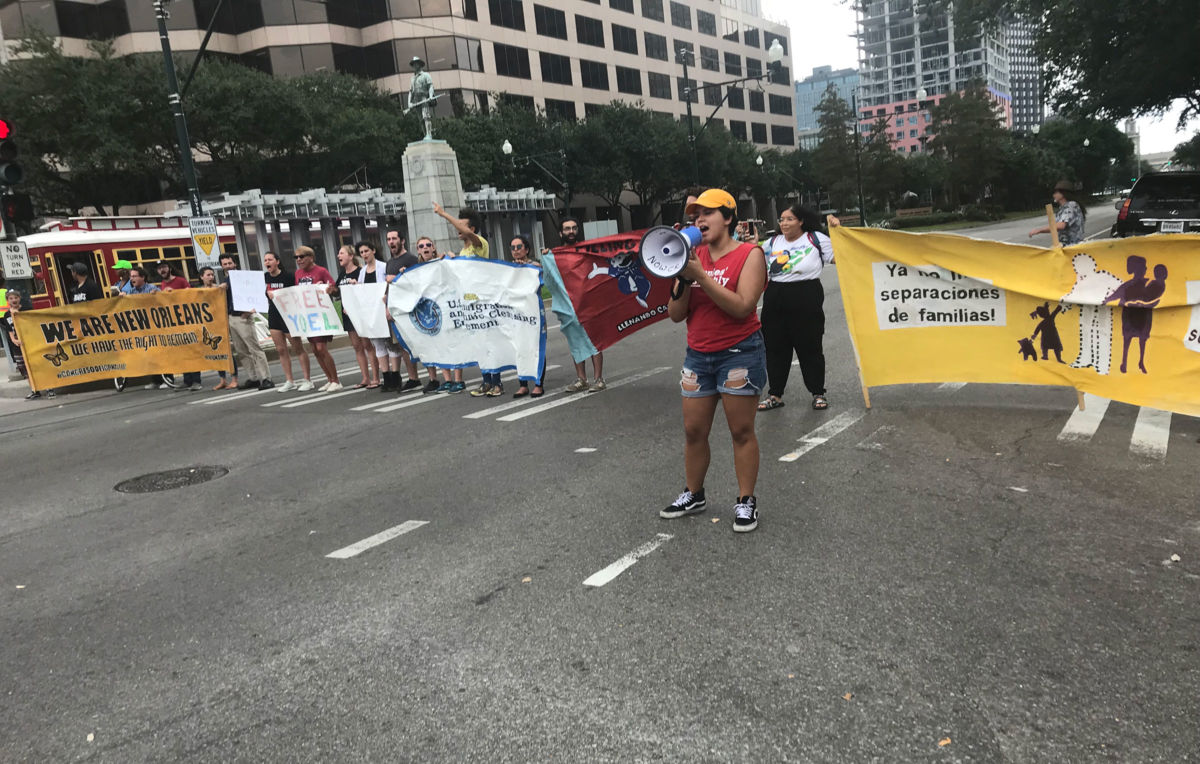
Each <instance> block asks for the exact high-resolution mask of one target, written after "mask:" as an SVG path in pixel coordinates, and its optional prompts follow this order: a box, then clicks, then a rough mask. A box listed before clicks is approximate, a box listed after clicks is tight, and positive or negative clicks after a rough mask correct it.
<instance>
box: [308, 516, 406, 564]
mask: <svg viewBox="0 0 1200 764" xmlns="http://www.w3.org/2000/svg"><path fill="white" fill-rule="evenodd" d="M428 524H429V521H428V520H408V521H406V522H403V523H400V524H399V525H397V526H395V527H393V528H388V529H387V530H386V531H384V532H383V533H376V534H375V535H374V536H368V537H367V538H365V539H363V540H362V541H359V542H357V543H354V544H351V545H350V546H346V547H342V548H341V549H339V550H337V551H336V552H330V553H329V554H327V555H325V556H326V557H332V558H333V559H335V560H346V559H349V558H351V557H353V556H355V555H357V554H362V553H363V552H365V551H367V550H368V549H370V548H371V547H373V546H379V545H380V544H382V543H384V542H385V541H391V540H392V539H394V538H396V537H397V536H402V535H404V534H405V533H408V532H409V531H415V530H416V529H417V528H420V527H421V526H422V525H428Z"/></svg>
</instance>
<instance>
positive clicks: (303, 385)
mask: <svg viewBox="0 0 1200 764" xmlns="http://www.w3.org/2000/svg"><path fill="white" fill-rule="evenodd" d="M296 389H297V390H299V391H300V392H302V393H307V392H308V391H309V390H311V389H313V383H312V380H311V379H302V380H300V381H299V382H297V383H296Z"/></svg>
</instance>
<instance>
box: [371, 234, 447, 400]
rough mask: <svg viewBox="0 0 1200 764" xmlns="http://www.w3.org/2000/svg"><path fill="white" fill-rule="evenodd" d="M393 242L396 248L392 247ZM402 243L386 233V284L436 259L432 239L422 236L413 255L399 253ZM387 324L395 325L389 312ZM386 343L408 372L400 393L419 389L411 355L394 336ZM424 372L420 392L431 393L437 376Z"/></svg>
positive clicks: (430, 372)
mask: <svg viewBox="0 0 1200 764" xmlns="http://www.w3.org/2000/svg"><path fill="white" fill-rule="evenodd" d="M393 235H394V236H393ZM393 242H394V243H395V245H396V246H393ZM403 242H404V240H403V239H401V238H400V232H399V231H394V230H393V231H388V233H387V243H388V249H390V250H391V251H392V259H391V260H388V261H387V266H385V268H384V272H385V273H386V274H387V283H389V284H391V283H392V282H393V281H395V280H396V278H397V277H398V276H399V275H400V274H401V273H404V270H405V269H406V268H411V267H412V266H414V265H416V264H418V263H427V262H429V261H430V260H436V259H437V245H436V244H434V243H433V239H431V238H429V237H428V236H422V237H421V238H419V239H417V254H415V255H414V254H413V253H411V252H408V251H399V250H401V249H402V245H403ZM383 304H384V305H387V292H384V293H383ZM388 323H389V324H394V323H395V322H394V321H393V320H392V314H391V313H390V312H389V313H388ZM388 343H389V344H390V345H395V346H396V347H398V348H400V357H401V358H403V359H404V366H405V368H406V369H407V370H408V381H407V382H405V383H404V384H403V385H402V386H401V387H400V392H402V393H403V392H407V391H409V390H412V389H413V388H414V387H420V386H421V373H420V370H418V369H417V363H416V361H414V360H413V358H412V354H411V353H409V352H408V350H407V349H406V348H405V347H404V346H403V345H401V344H400V343H399V342H397V341H396V338H395V336H392V337H389V338H388ZM425 370H426V371H427V372H429V382H428V383H426V385H425V387H424V388H423V389H422V391H421V392H423V393H432V392H434V391H435V390H437V389H438V381H437V375H435V374H434V372H433V369H431V368H429V367H428V366H426V367H425Z"/></svg>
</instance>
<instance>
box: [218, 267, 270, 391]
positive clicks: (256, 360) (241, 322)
mask: <svg viewBox="0 0 1200 764" xmlns="http://www.w3.org/2000/svg"><path fill="white" fill-rule="evenodd" d="M220 261H221V270H223V271H225V274H226V277H225V283H223V284H222V285H221V286H222V288H224V289H225V300H226V310H227V311H228V312H229V346H230V348H232V350H233V357H234V364H233V379H232V382H231V384H230V385H229V386H230V387H236V388H238V389H241V390H270V389H271V388H272V387H274V386H275V383H274V382H273V381H272V380H271V366H270V364H268V363H267V354H266V353H264V352H263V349H262V346H260V345H259V344H258V332H257V331H256V330H255V328H254V316H255V311H253V310H234V308H233V289H232V287H230V285H229V276H228V274H229V273H231V272H233V271H236V270H237V269H238V259H237V257H235V256H234V255H231V254H223V255H221V259H220ZM239 365H240V366H241V367H242V368H243V369H246V370H247V373H248V378H247V379H246V381H245V382H243V383H242V384H241V385H238V383H237V369H238V366H239ZM216 389H220V386H218V387H217V388H216Z"/></svg>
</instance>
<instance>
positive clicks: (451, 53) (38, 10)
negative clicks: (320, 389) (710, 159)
mask: <svg viewBox="0 0 1200 764" xmlns="http://www.w3.org/2000/svg"><path fill="white" fill-rule="evenodd" d="M217 5H218V0H177V1H176V2H171V3H169V4H168V8H169V10H170V14H171V18H170V21H169V28H170V29H171V30H172V33H171V44H172V46H173V48H174V49H175V51H176V52H177V53H183V54H186V52H188V51H195V50H198V49H199V47H200V44H201V41H202V39H203V37H204V33H205V28H206V25H207V24H208V22H209V20H210V19H211V18H212V16H213V11H214V9H215V8H216V7H217ZM156 23H157V22H156V18H155V11H154V3H153V0H87V1H86V2H85V1H83V0H55V1H54V2H48V1H47V0H0V29H2V30H3V39H5V40H8V41H9V43H10V44H11V41H12V40H13V39H14V38H17V37H19V36H21V34H22V33H23V31H24V30H25V29H26V28H28V27H31V26H38V27H41V28H42V29H43V30H45V31H47V32H49V33H51V34H53V35H55V36H56V37H57V38H58V39H59V40H60V41H61V43H62V45H63V48H64V50H66V51H67V52H68V53H76V54H80V55H82V54H84V53H85V52H86V47H85V46H86V42H87V40H88V39H93V38H103V39H110V38H111V39H113V41H114V44H115V46H116V50H117V52H118V53H119V54H122V55H125V54H134V53H149V52H154V53H157V52H158V51H159V40H158V35H157V32H156ZM214 30H215V33H214V34H213V37H212V40H211V41H210V42H209V45H208V49H209V51H211V52H212V53H213V54H214V55H223V56H228V57H232V58H236V59H237V60H240V61H242V62H244V63H246V64H248V65H250V66H254V67H256V68H258V69H261V70H263V71H266V72H269V73H272V74H275V75H280V76H289V75H298V74H302V73H306V72H315V71H322V70H332V71H340V72H347V73H350V74H355V75H358V76H361V77H365V78H367V79H370V80H372V81H373V82H375V83H376V84H377V85H378V86H379V87H380V88H381V89H383V90H384V91H387V92H392V93H406V92H407V91H408V85H409V80H410V78H411V76H412V75H411V71H410V68H409V61H410V60H411V59H412V58H413V57H414V56H419V57H421V58H422V59H424V60H425V61H426V62H427V64H428V69H429V70H430V71H431V72H432V73H433V76H434V79H435V82H436V84H437V88H438V90H439V91H440V92H443V93H446V94H447V95H448V97H447V98H445V99H443V100H442V101H440V102H439V104H438V110H439V113H441V114H443V115H446V114H451V113H453V112H454V110H455V109H461V108H463V107H465V106H478V107H486V106H488V105H489V104H488V99H489V98H490V97H491V94H496V93H499V94H501V97H503V98H505V99H509V100H511V101H514V102H517V103H523V104H527V105H528V106H530V107H531V108H539V109H544V110H545V111H546V112H547V113H548V114H550V115H552V116H558V117H562V118H567V119H581V118H583V117H585V116H586V115H587V114H588V112H589V111H590V110H592V109H595V108H596V107H598V106H600V105H603V104H607V103H609V102H611V101H613V100H620V101H625V102H631V103H632V102H638V101H640V102H642V103H644V104H645V106H646V108H648V109H651V110H653V111H657V112H662V113H666V114H670V115H672V116H675V117H681V116H683V115H684V114H685V111H686V103H685V101H684V93H685V91H686V90H687V88H688V85H687V83H686V82H685V81H684V79H683V68H682V66H681V65H680V63H678V59H677V57H678V53H679V51H681V50H683V51H686V52H687V55H688V56H689V72H688V73H689V76H690V78H691V79H692V80H693V81H694V82H696V83H718V82H723V81H726V80H730V79H734V78H737V77H745V76H748V75H754V74H761V73H762V72H763V71H764V67H765V66H766V58H767V49H768V48H769V47H770V45H771V43H772V42H773V41H774V40H776V39H778V40H779V41H780V44H781V45H782V46H783V49H784V59H783V61H782V66H781V69H780V71H779V73H778V74H777V75H775V76H773V77H772V78H771V80H770V81H765V80H764V81H763V87H762V89H759V87H757V85H754V84H753V83H752V84H751V86H750V87H742V88H737V89H733V90H731V91H730V92H729V94H728V98H727V99H726V100H725V102H724V104H723V106H721V108H720V111H719V113H717V114H716V117H715V119H714V121H717V120H720V121H721V122H722V123H723V124H725V126H726V127H728V129H729V130H730V132H731V133H733V134H734V135H736V136H738V137H741V138H744V139H746V140H749V141H752V142H754V143H756V144H759V145H761V146H764V147H767V146H772V147H779V148H783V149H790V148H792V147H793V146H794V145H795V128H796V125H795V120H794V117H793V102H794V98H793V93H792V77H791V69H790V60H791V59H790V50H789V48H790V45H789V39H788V38H789V34H788V28H787V27H786V26H785V25H782V24H778V23H773V22H770V21H767V20H764V19H763V17H762V9H761V7H760V0H692V1H691V2H676V0H542V2H534V1H533V0H336V1H335V0H233V1H230V0H227V1H226V2H225V3H224V4H223V5H222V6H221V11H220V13H219V15H218V16H217V18H216V23H215V26H214ZM691 93H692V99H693V100H694V101H695V103H694V104H693V112H694V114H695V115H696V116H697V117H699V119H700V120H704V119H706V118H707V117H708V115H709V114H710V113H711V112H712V111H713V109H714V108H715V107H717V106H718V105H720V104H721V101H722V96H723V95H724V94H723V93H721V92H720V90H719V89H716V88H714V89H710V90H702V91H697V90H691Z"/></svg>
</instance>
